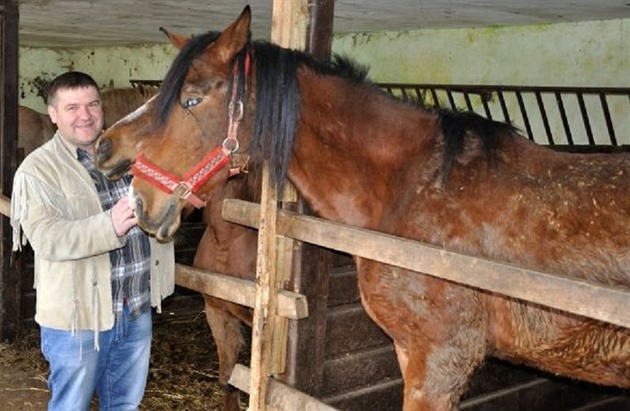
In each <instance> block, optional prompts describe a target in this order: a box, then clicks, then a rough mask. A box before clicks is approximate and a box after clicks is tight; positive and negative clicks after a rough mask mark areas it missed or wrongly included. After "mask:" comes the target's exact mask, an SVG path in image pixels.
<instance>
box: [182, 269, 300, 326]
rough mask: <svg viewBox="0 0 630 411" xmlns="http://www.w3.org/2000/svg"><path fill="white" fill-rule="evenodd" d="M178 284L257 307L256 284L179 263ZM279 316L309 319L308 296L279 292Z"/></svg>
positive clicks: (285, 291)
mask: <svg viewBox="0 0 630 411" xmlns="http://www.w3.org/2000/svg"><path fill="white" fill-rule="evenodd" d="M175 283H176V284H177V285H179V286H182V287H186V288H189V289H191V290H194V291H198V292H200V293H203V294H208V295H211V296H213V297H217V298H221V299H223V300H227V301H231V302H233V303H236V304H240V305H244V306H246V307H250V308H253V307H254V300H255V295H256V286H255V284H254V282H253V281H247V280H243V279H241V278H236V277H232V276H229V275H225V274H218V273H211V272H209V271H204V270H201V269H199V268H194V267H189V266H187V265H182V264H176V268H175ZM276 314H277V315H279V316H281V317H284V318H289V319H292V320H299V319H302V318H306V317H308V303H307V301H306V297H304V296H303V295H301V294H297V293H294V292H291V291H287V290H278V304H277V309H276Z"/></svg>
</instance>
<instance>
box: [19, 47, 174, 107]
mask: <svg viewBox="0 0 630 411" xmlns="http://www.w3.org/2000/svg"><path fill="white" fill-rule="evenodd" d="M176 51H177V50H176V49H175V48H174V47H173V46H171V45H170V43H168V44H153V45H138V46H134V47H100V48H95V49H39V48H21V49H20V55H19V57H20V63H19V70H20V84H19V88H20V90H19V92H20V104H22V105H25V106H28V107H31V108H34V109H36V110H39V111H45V110H46V105H45V103H44V100H43V99H42V98H41V97H40V96H39V95H38V89H37V87H36V86H35V85H36V84H38V81H39V80H40V79H43V80H48V81H50V80H52V79H53V78H54V77H55V76H56V75H58V74H60V73H62V72H64V71H67V70H80V71H84V72H86V73H89V74H90V75H92V77H94V79H95V80H96V81H97V82H98V83H99V84H100V85H101V86H102V87H129V86H130V85H131V84H130V83H129V80H132V79H143V80H161V79H162V78H163V77H164V75H165V74H166V71H167V70H168V68H169V66H170V64H171V62H172V61H173V59H174V58H175V56H176V54H177V53H176Z"/></svg>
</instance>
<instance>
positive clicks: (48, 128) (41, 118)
mask: <svg viewBox="0 0 630 411" xmlns="http://www.w3.org/2000/svg"><path fill="white" fill-rule="evenodd" d="M54 133H55V126H54V124H53V122H52V121H51V120H50V117H49V116H48V115H47V114H44V113H40V112H39V111H36V110H33V109H31V108H28V107H25V106H18V143H17V144H18V148H22V149H24V155H25V156H26V155H28V154H29V153H30V152H32V151H33V150H35V149H36V148H37V147H39V146H41V145H42V144H44V143H45V142H46V141H48V140H50V139H51V138H52V136H53V134H54Z"/></svg>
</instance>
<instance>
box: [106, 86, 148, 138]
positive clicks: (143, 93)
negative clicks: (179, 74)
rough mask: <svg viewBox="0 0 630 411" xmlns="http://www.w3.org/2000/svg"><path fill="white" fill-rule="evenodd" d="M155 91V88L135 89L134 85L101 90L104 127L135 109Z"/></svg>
mask: <svg viewBox="0 0 630 411" xmlns="http://www.w3.org/2000/svg"><path fill="white" fill-rule="evenodd" d="M156 92H157V89H153V88H142V89H136V88H134V87H122V88H111V89H105V90H103V91H102V92H101V99H102V103H103V114H104V117H105V128H107V127H109V126H111V125H112V124H114V123H115V122H117V121H118V120H120V119H121V118H123V117H124V116H126V115H127V114H129V113H131V112H133V111H134V110H136V109H137V108H138V107H140V106H141V105H142V104H144V103H145V102H146V101H147V100H148V99H149V98H151V97H152V96H153V95H154V94H155V93H156Z"/></svg>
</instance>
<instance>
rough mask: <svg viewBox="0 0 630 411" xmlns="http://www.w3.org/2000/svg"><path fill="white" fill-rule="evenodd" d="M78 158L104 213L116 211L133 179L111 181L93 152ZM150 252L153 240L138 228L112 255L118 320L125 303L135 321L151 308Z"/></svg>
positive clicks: (113, 291) (114, 294)
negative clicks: (96, 163) (87, 174)
mask: <svg viewBox="0 0 630 411" xmlns="http://www.w3.org/2000/svg"><path fill="white" fill-rule="evenodd" d="M77 159H78V160H79V161H80V162H81V164H83V166H84V167H85V168H86V170H87V171H88V173H90V176H91V177H92V180H93V181H94V184H95V185H96V191H97V192H98V196H99V199H100V201H101V206H102V207H103V210H109V209H110V208H112V207H113V206H114V204H116V202H118V200H120V198H121V197H123V196H124V195H125V194H127V192H128V191H129V184H131V178H132V177H131V176H130V175H125V176H124V177H123V178H121V179H119V180H117V181H111V180H109V179H107V177H105V176H104V175H103V174H102V173H101V172H100V171H99V170H98V169H97V168H96V166H95V165H94V158H93V156H92V154H91V153H88V152H86V151H85V150H82V149H77ZM150 253H151V247H150V245H149V238H148V237H147V234H146V233H145V232H144V231H142V230H141V229H140V228H139V227H138V226H135V227H132V228H131V229H130V230H129V232H128V233H127V243H126V244H125V246H124V247H121V248H118V249H116V250H112V251H110V252H109V258H110V260H111V263H112V297H113V303H114V304H113V307H114V314H115V316H116V321H118V320H120V319H121V317H122V310H123V304H124V303H126V304H127V306H128V307H129V312H130V315H131V319H134V318H137V317H138V316H139V315H140V314H142V313H143V312H145V311H147V310H150V309H151V296H150V293H149V269H150V260H151V255H150Z"/></svg>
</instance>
